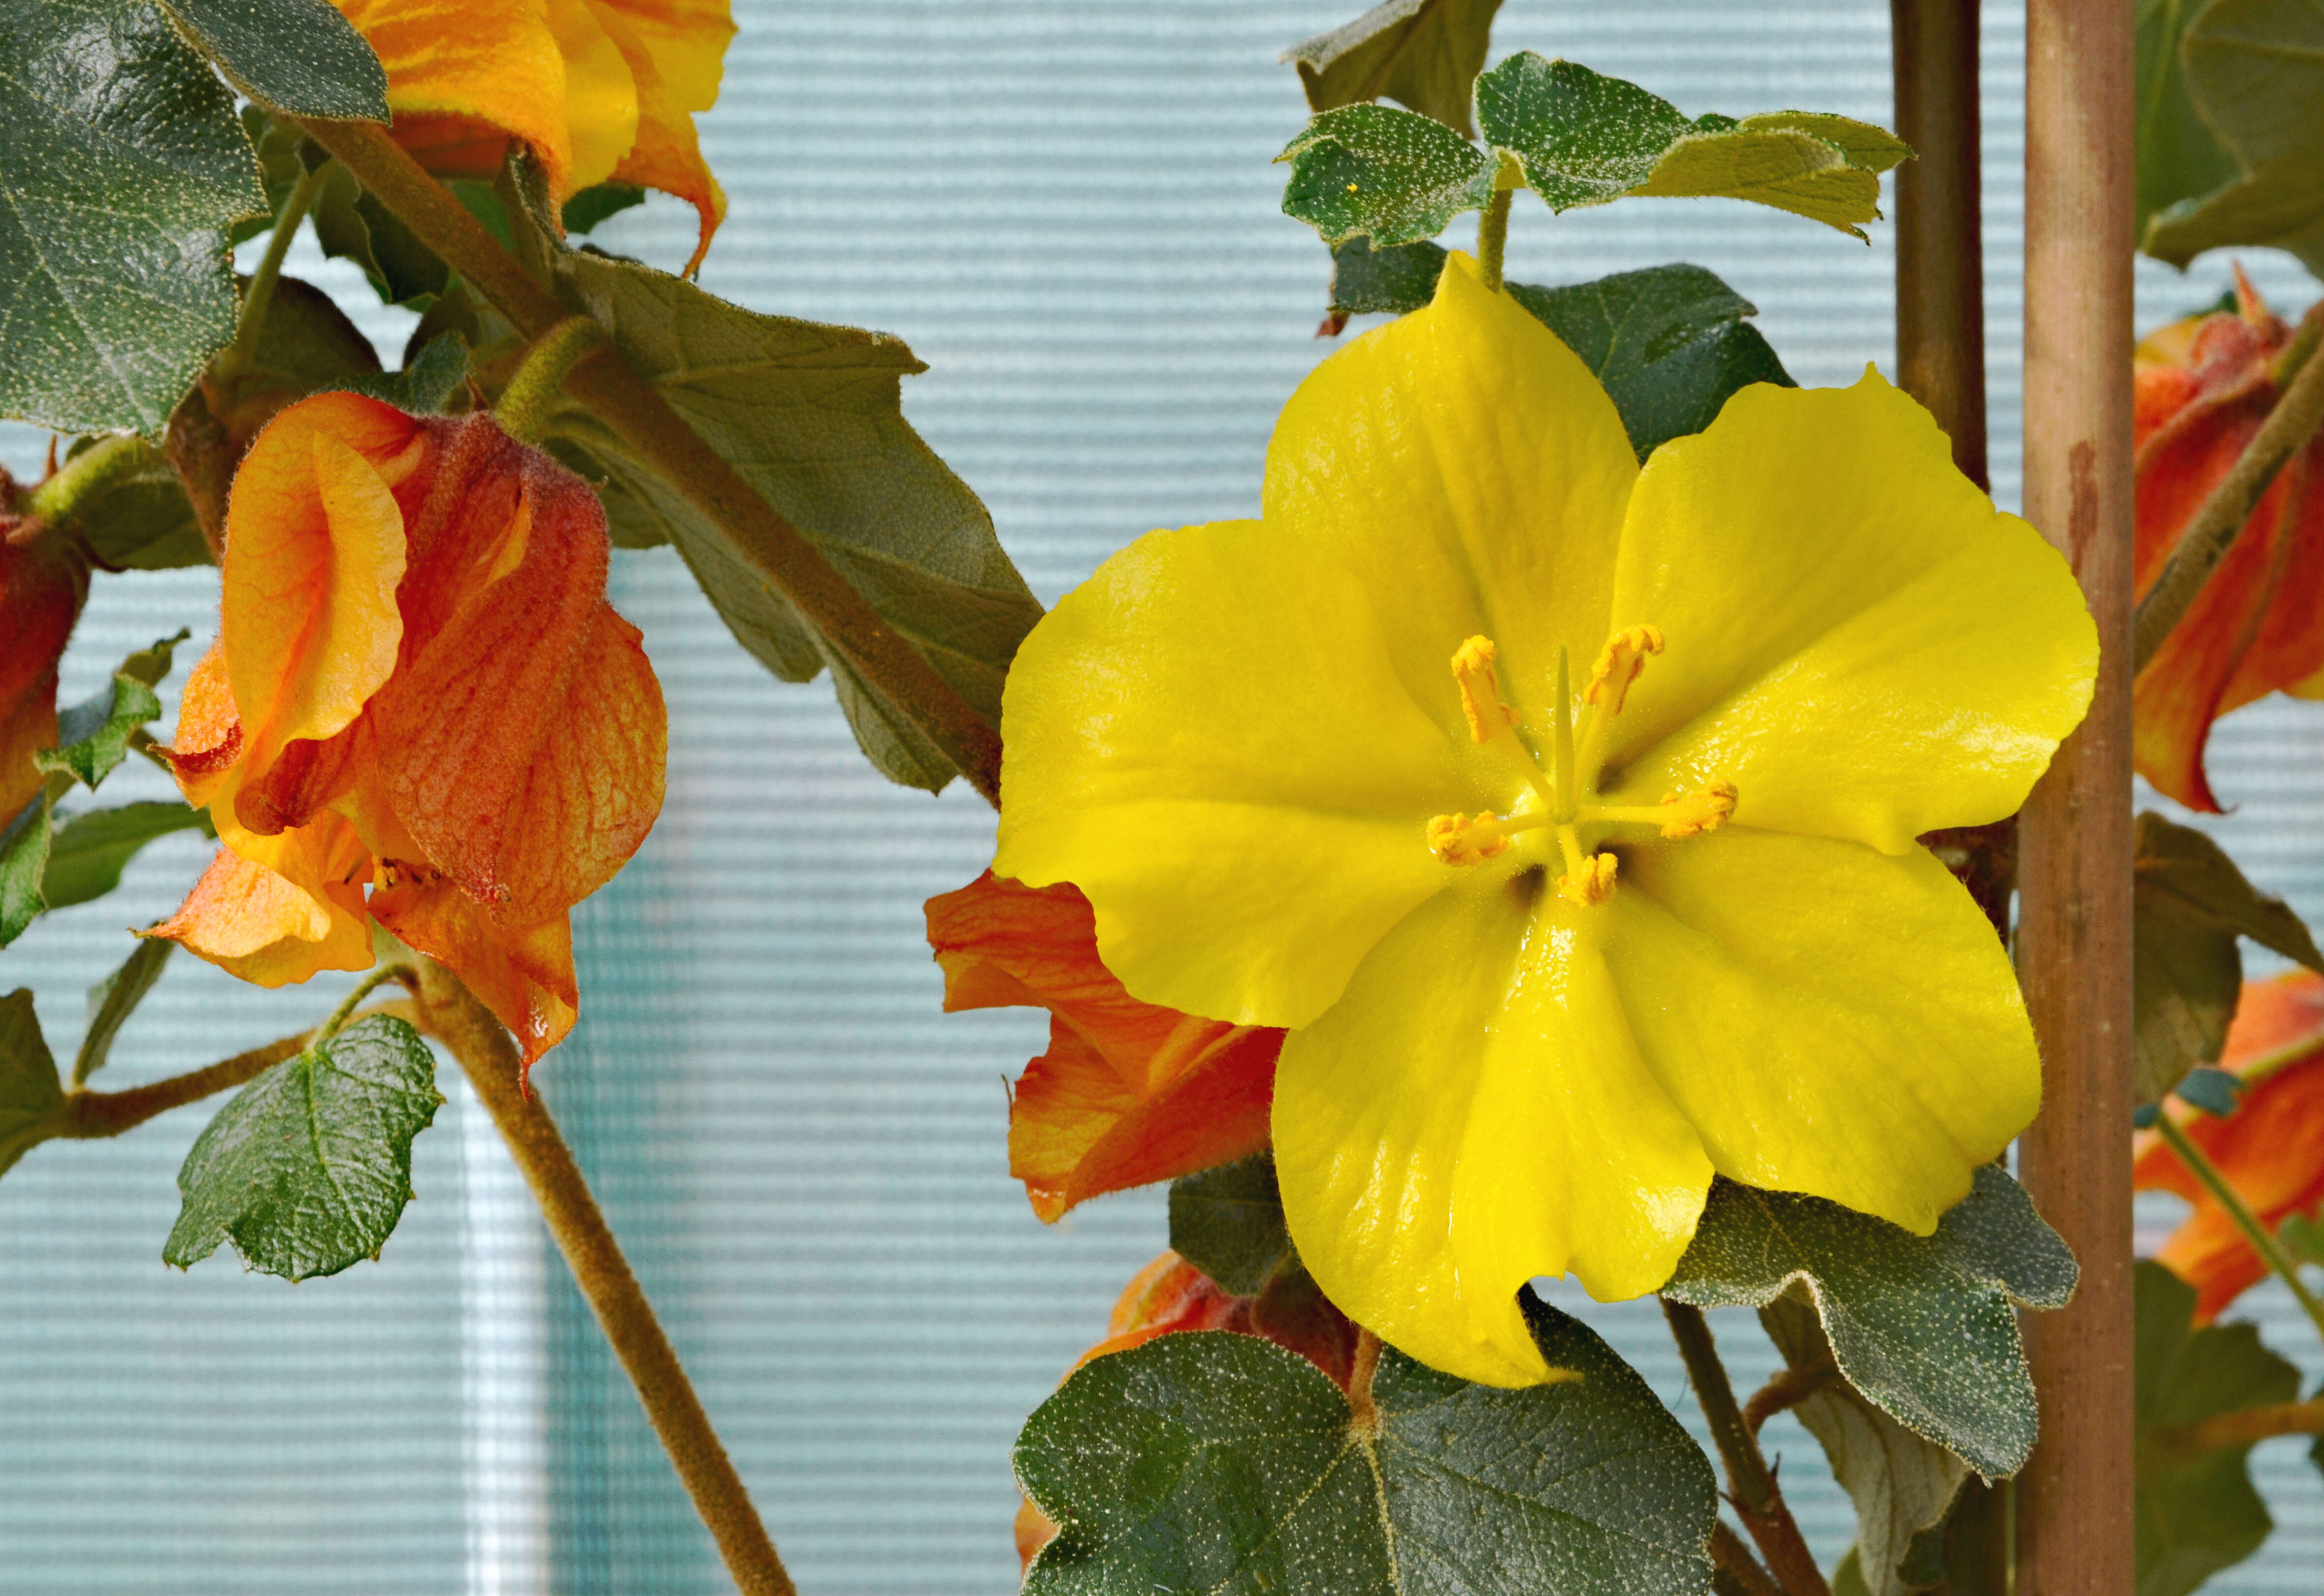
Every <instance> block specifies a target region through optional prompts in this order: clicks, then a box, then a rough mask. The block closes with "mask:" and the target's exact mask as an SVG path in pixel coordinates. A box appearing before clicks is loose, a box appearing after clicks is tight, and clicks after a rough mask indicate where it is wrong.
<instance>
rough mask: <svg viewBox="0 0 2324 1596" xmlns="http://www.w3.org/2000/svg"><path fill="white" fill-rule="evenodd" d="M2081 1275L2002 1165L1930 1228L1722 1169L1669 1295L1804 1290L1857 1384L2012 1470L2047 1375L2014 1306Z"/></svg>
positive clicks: (1988, 1473)
mask: <svg viewBox="0 0 2324 1596" xmlns="http://www.w3.org/2000/svg"><path fill="white" fill-rule="evenodd" d="M2077 1273H2078V1271H2077V1269H2076V1267H2075V1264H2074V1259H2073V1254H2072V1253H2070V1251H2068V1250H2067V1249H2066V1244H2065V1242H2063V1241H2061V1240H2060V1239H2059V1237H2058V1233H2057V1232H2055V1231H2052V1229H2051V1228H2050V1227H2049V1226H2048V1225H2046V1224H2044V1223H2043V1222H2042V1216H2041V1215H2040V1214H2038V1213H2035V1212H2034V1211H2033V1200H2032V1199H2031V1198H2029V1197H2028V1196H2026V1195H2025V1191H2024V1187H2022V1186H2020V1185H2018V1184H2017V1183H2016V1182H2015V1181H2014V1180H2012V1179H2010V1178H2009V1176H2007V1175H2006V1174H2004V1173H2002V1171H2000V1170H1999V1169H1997V1168H1994V1167H1992V1166H1990V1165H1987V1166H1983V1167H1979V1168H1978V1172H1977V1180H1976V1184H1975V1185H1973V1186H1972V1187H1971V1189H1970V1191H1969V1195H1968V1196H1967V1197H1965V1198H1963V1199H1962V1200H1961V1201H1960V1203H1958V1204H1954V1205H1953V1207H1952V1208H1950V1209H1949V1210H1948V1211H1947V1212H1946V1213H1945V1215H1944V1217H1943V1218H1942V1219H1941V1220H1939V1221H1938V1222H1937V1229H1936V1233H1935V1234H1933V1235H1930V1236H1915V1235H1914V1234H1913V1233H1912V1232H1909V1231H1907V1230H1904V1228H1902V1227H1901V1226H1898V1225H1893V1224H1890V1223H1889V1222H1887V1221H1886V1220H1883V1219H1875V1218H1873V1217H1872V1216H1871V1215H1869V1214H1864V1213H1856V1212H1854V1211H1852V1210H1850V1209H1847V1208H1843V1207H1841V1206H1840V1204H1837V1203H1830V1202H1826V1201H1825V1200H1824V1199H1822V1198H1821V1197H1809V1196H1802V1195H1798V1194H1796V1193H1790V1192H1768V1191H1761V1190H1758V1189H1757V1188H1756V1187H1753V1186H1747V1185H1738V1184H1736V1183H1735V1182H1733V1181H1729V1180H1727V1179H1724V1178H1721V1179H1720V1180H1718V1181H1717V1182H1715V1183H1714V1184H1713V1185H1712V1186H1711V1201H1710V1203H1709V1204H1707V1205H1706V1206H1705V1208H1704V1210H1703V1214H1702V1221H1701V1224H1700V1225H1699V1226H1698V1227H1697V1228H1696V1230H1695V1233H1694V1241H1693V1242H1692V1245H1690V1246H1689V1247H1688V1248H1687V1250H1686V1255H1685V1256H1684V1257H1683V1258H1682V1259H1680V1260H1679V1266H1678V1274H1677V1275H1676V1277H1675V1278H1673V1279H1672V1281H1671V1283H1670V1284H1669V1285H1667V1286H1665V1287H1663V1295H1664V1296H1668V1297H1673V1298H1674V1299H1676V1300H1677V1301H1680V1302H1687V1303H1692V1304H1694V1305H1696V1306H1697V1307H1705V1308H1710V1307H1765V1306H1766V1305H1767V1304H1769V1303H1771V1302H1773V1301H1775V1299H1776V1298H1777V1297H1778V1296H1782V1295H1783V1294H1784V1292H1785V1291H1787V1290H1789V1289H1791V1288H1792V1287H1794V1286H1795V1285H1797V1286H1800V1287H1804V1288H1805V1289H1806V1291H1807V1293H1808V1295H1809V1296H1810V1298H1811V1299H1812V1301H1813V1303H1814V1305H1815V1309H1816V1313H1817V1315H1819V1317H1820V1318H1821V1321H1822V1324H1823V1330H1824V1333H1825V1335H1826V1336H1828V1337H1829V1338H1830V1340H1831V1348H1832V1354H1833V1357H1834V1358H1835V1359H1836V1360H1837V1361H1838V1363H1839V1366H1840V1373H1841V1374H1843V1375H1845V1376H1846V1377H1847V1379H1848V1382H1849V1384H1850V1385H1851V1386H1853V1387H1855V1388H1856V1389H1857V1390H1858V1391H1860V1392H1862V1393H1863V1394H1864V1396H1865V1397H1866V1398H1868V1399H1870V1401H1871V1402H1872V1403H1873V1404H1874V1405H1875V1406H1877V1407H1879V1408H1880V1410H1881V1411H1882V1412H1884V1413H1886V1414H1887V1415H1888V1416H1889V1417H1891V1418H1893V1419H1895V1421H1896V1422H1897V1423H1898V1424H1900V1425H1904V1427H1905V1428H1906V1429H1908V1430H1910V1431H1912V1432H1913V1433H1914V1435H1922V1436H1925V1437H1926V1438H1927V1439H1929V1440H1931V1441H1933V1442H1935V1443H1937V1444H1939V1445H1941V1446H1943V1447H1945V1448H1946V1449H1947V1450H1949V1451H1950V1452H1951V1453H1954V1454H1955V1455H1956V1456H1958V1457H1960V1459H1961V1460H1962V1461H1963V1462H1966V1463H1968V1464H1969V1467H1971V1468H1973V1469H1975V1470H1976V1471H1978V1473H1980V1474H1982V1475H1984V1476H1985V1477H1987V1479H1996V1478H1999V1477H2001V1476H2004V1475H2008V1474H2014V1473H2015V1472H2016V1471H2018V1470H2019V1469H2021V1468H2023V1467H2024V1463H2025V1457H2026V1454H2027V1453H2029V1452H2030V1451H2031V1450H2032V1449H2033V1435H2034V1411H2033V1379H2032V1378H2031V1376H2030V1375H2028V1373H2027V1372H2026V1368H2025V1353H2024V1346H2023V1343H2022V1342H2020V1341H2019V1339H2018V1334H2017V1315H2016V1314H2015V1311H2014V1309H2015V1308H2016V1307H2019V1306H2023V1307H2031V1308H2057V1307H2062V1306H2064V1305H2065V1304H2066V1301H2067V1299H2068V1298H2069V1297H2070V1296H2072V1295H2073V1290H2074V1283H2075V1279H2076V1277H2077Z"/></svg>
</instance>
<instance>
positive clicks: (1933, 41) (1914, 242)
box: [1888, 0, 1987, 487]
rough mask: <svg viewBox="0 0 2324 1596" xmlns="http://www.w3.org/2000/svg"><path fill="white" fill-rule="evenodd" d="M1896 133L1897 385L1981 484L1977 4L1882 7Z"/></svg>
mask: <svg viewBox="0 0 2324 1596" xmlns="http://www.w3.org/2000/svg"><path fill="white" fill-rule="evenodd" d="M1888 14H1889V20H1890V23H1891V27H1892V33H1891V46H1890V48H1891V51H1892V52H1893V55H1894V58H1895V60H1894V65H1895V87H1896V136H1897V137H1898V138H1901V139H1903V140H1904V142H1905V143H1908V144H1910V145H1912V146H1913V151H1914V159H1913V160H1911V161H1906V162H1905V163H1904V165H1903V166H1900V167H1898V168H1897V169H1896V385H1897V386H1898V387H1900V388H1902V389H1904V392H1907V393H1909V394H1911V395H1912V396H1913V397H1914V399H1917V400H1919V401H1921V402H1922V403H1923V404H1924V405H1926V406H1927V407H1928V409H1929V413H1930V414H1932V415H1933V416H1934V417H1936V419H1937V425H1938V426H1939V427H1941V428H1942V429H1944V433H1945V436H1946V437H1947V438H1950V439H1951V440H1952V446H1953V464H1954V465H1956V466H1960V469H1961V471H1962V473H1963V474H1964V475H1967V476H1968V477H1969V480H1970V481H1971V482H1974V483H1976V484H1977V485H1978V486H1979V487H1985V486H1987V481H1986V459H1985V447H1986V446H1985V262H1984V259H1983V245H1982V237H1983V229H1984V215H1983V206H1982V197H1981V195H1980V193H1979V187H1978V185H1979V175H1980V174H1979V172H1978V122H1979V118H1978V103H1977V51H1978V28H1977V18H1978V4H1977V0H1889V4H1888Z"/></svg>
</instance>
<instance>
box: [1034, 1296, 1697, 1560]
mask: <svg viewBox="0 0 2324 1596" xmlns="http://www.w3.org/2000/svg"><path fill="white" fill-rule="evenodd" d="M1525 1303H1526V1315H1527V1317H1528V1319H1529V1320H1530V1322H1531V1324H1532V1326H1533V1330H1534V1334H1535V1339H1536V1341H1537V1342H1539V1343H1540V1346H1541V1350H1542V1352H1543V1354H1544V1355H1545V1357H1546V1358H1547V1359H1548V1361H1549V1362H1550V1363H1551V1365H1552V1366H1553V1367H1554V1368H1557V1369H1561V1370H1566V1371H1568V1372H1569V1374H1570V1376H1571V1378H1568V1379H1562V1380H1558V1381H1555V1382H1553V1383H1551V1384H1548V1385H1541V1386H1535V1387H1531V1388H1526V1389H1523V1390H1500V1389H1496V1388H1491V1387H1489V1386H1477V1385H1471V1384H1469V1383H1467V1382H1466V1381H1463V1380H1460V1379H1454V1378H1452V1376H1450V1375H1445V1374H1440V1373H1437V1372H1436V1371H1434V1370H1430V1369H1427V1368H1425V1367H1424V1366H1422V1365H1420V1364H1418V1363H1416V1362H1414V1361H1412V1360H1410V1359H1408V1358H1406V1357H1405V1356H1404V1355H1403V1354H1402V1353H1400V1352H1397V1351H1395V1350H1394V1349H1393V1348H1387V1349H1383V1351H1382V1352H1381V1354H1380V1362H1379V1373H1378V1375H1377V1376H1376V1377H1375V1379H1373V1382H1372V1387H1371V1397H1372V1400H1373V1402H1374V1403H1375V1404H1376V1406H1377V1409H1378V1413H1379V1425H1378V1429H1377V1431H1376V1433H1367V1432H1366V1431H1365V1430H1363V1429H1361V1428H1360V1427H1358V1426H1356V1425H1353V1424H1351V1419H1352V1418H1353V1413H1352V1410H1351V1408H1350V1407H1349V1404H1348V1399H1347V1398H1346V1397H1345V1396H1344V1395H1343V1394H1342V1392H1341V1391H1340V1389H1339V1388H1338V1387H1337V1386H1335V1385H1333V1383H1332V1381H1331V1380H1330V1379H1327V1378H1326V1377H1325V1376H1324V1375H1323V1374H1322V1373H1321V1372H1320V1371H1318V1370H1317V1369H1316V1368H1315V1366H1314V1364H1312V1363H1310V1362H1308V1361H1306V1360H1305V1358H1302V1357H1300V1356H1298V1355H1297V1354H1296V1353H1294V1352H1286V1351H1285V1350H1284V1349H1282V1348H1280V1347H1277V1346H1274V1345H1272V1344H1270V1343H1268V1342H1264V1341H1261V1340H1259V1338H1258V1337H1256V1336H1249V1335H1236V1334H1232V1333H1227V1332H1223V1331H1191V1332H1185V1333H1179V1334H1176V1335H1166V1336H1162V1337H1160V1338H1158V1339H1157V1340H1155V1341H1151V1342H1147V1343H1146V1344H1145V1345H1144V1346H1141V1347H1138V1348H1135V1349H1133V1350H1131V1351H1129V1352H1117V1353H1112V1354H1110V1355H1108V1356H1106V1357H1102V1358H1098V1359H1093V1361H1090V1362H1089V1363H1087V1364H1084V1366H1083V1367H1082V1368H1081V1369H1080V1370H1077V1371H1076V1372H1075V1373H1074V1376H1073V1377H1072V1378H1071V1379H1068V1380H1066V1382H1065V1385H1064V1386H1063V1387H1062V1388H1060V1389H1059V1390H1058V1391H1057V1393H1056V1395H1055V1396H1054V1397H1052V1398H1049V1400H1048V1401H1047V1402H1045V1403H1043V1404H1042V1405H1041V1407H1039V1408H1038V1409H1037V1411H1036V1412H1035V1413H1034V1415H1033V1416H1032V1417H1031V1418H1030V1419H1029V1420H1028V1421H1027V1422H1026V1425H1025V1429H1024V1433H1023V1434H1022V1435H1020V1436H1019V1438H1018V1443H1017V1454H1016V1461H1017V1476H1018V1479H1019V1481H1020V1482H1021V1483H1022V1484H1023V1485H1024V1487H1025V1490H1026V1493H1027V1495H1028V1497H1030V1498H1031V1499H1032V1501H1033V1502H1034V1504H1035V1505H1036V1506H1037V1507H1038V1508H1040V1509H1041V1511H1042V1512H1044V1513H1046V1514H1047V1515H1048V1516H1049V1518H1051V1519H1052V1520H1054V1521H1055V1522H1056V1523H1057V1524H1059V1525H1060V1526H1062V1529H1061V1530H1060V1532H1059V1534H1058V1536H1057V1538H1056V1539H1055V1540H1054V1541H1052V1542H1050V1543H1049V1545H1047V1546H1046V1547H1045V1548H1043V1550H1042V1552H1041V1554H1040V1555H1039V1556H1038V1557H1037V1558H1036V1559H1035V1560H1034V1563H1033V1565H1032V1567H1031V1568H1030V1570H1028V1573H1027V1578H1026V1584H1025V1589H1026V1591H1028V1592H1029V1593H1030V1596H1083V1593H1084V1592H1086V1593H1089V1596H1097V1593H1098V1592H1106V1593H1109V1596H1110V1593H1111V1592H1115V1591H1144V1592H1152V1593H1155V1596H1165V1593H1167V1596H1178V1593H1181V1592H1184V1593H1187V1596H1192V1593H1193V1592H1197V1591H1201V1592H1207V1593H1209V1596H1262V1593H1267V1596H1280V1593H1282V1592H1286V1591H1331V1592H1333V1596H1391V1593H1394V1596H1489V1593H1498V1592H1509V1593H1510V1596H1515V1593H1517V1592H1520V1591H1527V1592H1530V1591H1556V1592H1558V1593H1559V1596H1616V1593H1619V1596H1665V1593H1667V1596H1679V1593H1680V1592H1685V1593H1687V1596H1696V1593H1698V1592H1700V1591H1702V1590H1703V1588H1704V1586H1705V1584H1706V1583H1707V1582H1708V1580H1709V1577H1710V1572H1711V1569H1710V1558H1709V1554H1708V1542H1709V1537H1710V1534H1711V1521H1712V1518H1714V1516H1715V1514H1716V1512H1717V1499H1716V1496H1715V1494H1714V1490H1715V1488H1714V1485H1713V1481H1712V1479H1711V1465H1710V1463H1709V1462H1707V1461H1706V1460H1705V1459H1704V1457H1703V1455H1702V1453H1701V1450H1700V1449H1699V1448H1697V1447H1696V1446H1695V1444H1693V1442H1692V1440H1690V1439H1689V1438H1688V1436H1687V1435H1686V1432H1685V1431H1684V1430H1683V1429H1682V1428H1680V1426H1679V1425H1678V1423H1677V1421H1676V1420H1674V1418H1672V1416H1670V1413H1669V1411H1668V1410H1667V1409H1666V1408H1665V1407H1664V1406H1663V1405H1662V1402H1661V1400H1660V1399H1659V1398H1656V1397H1655V1394H1654V1392H1653V1390H1652V1389H1651V1388H1649V1387H1648V1386H1647V1385H1646V1382H1645V1381H1644V1380H1642V1379H1639V1378H1638V1376H1637V1372H1636V1371H1635V1370H1632V1369H1630V1367H1629V1366H1628V1364H1626V1363H1624V1362H1622V1361H1621V1360H1620V1359H1618V1358H1617V1357H1616V1356H1615V1355H1614V1352H1613V1350H1612V1349H1611V1348H1609V1346H1607V1345H1606V1343H1605V1342H1602V1341H1600V1339H1599V1338H1598V1337H1597V1336H1596V1335H1595V1334H1594V1333H1591V1331H1590V1330H1589V1329H1588V1328H1587V1327H1586V1326H1584V1325H1582V1324H1580V1323H1579V1322H1578V1321H1576V1320H1573V1319H1570V1318H1568V1317H1566V1316H1565V1315H1563V1314H1560V1313H1558V1312H1557V1311H1556V1310H1554V1309H1553V1308H1550V1307H1547V1306H1545V1305H1543V1304H1541V1303H1539V1302H1537V1301H1535V1300H1534V1298H1533V1297H1532V1296H1531V1294H1530V1293H1527V1294H1526V1298H1525Z"/></svg>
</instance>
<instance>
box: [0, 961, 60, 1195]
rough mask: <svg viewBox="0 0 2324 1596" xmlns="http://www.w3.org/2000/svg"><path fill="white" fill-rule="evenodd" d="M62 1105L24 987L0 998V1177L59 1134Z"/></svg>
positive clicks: (50, 1059)
mask: <svg viewBox="0 0 2324 1596" xmlns="http://www.w3.org/2000/svg"><path fill="white" fill-rule="evenodd" d="M64 1102H65V1094H64V1090H63V1088H62V1087H60V1085H58V1084H57V1061H56V1059H55V1058H54V1057H52V1056H51V1055H50V1053H49V1044H48V1043H47V1041H45V1040H44V1039H43V1038H42V1036H41V1022H40V1020H39V1019H37V1018H36V1017H35V1016H34V1015H33V1013H32V993H31V992H28V991H26V990H24V989H23V988H21V987H20V988H18V989H17V990H16V991H14V992H10V993H9V994H8V995H7V996H6V997H5V998H0V1175H5V1174H6V1173H7V1172H8V1170H9V1169H11V1168H13V1167H14V1166H15V1162H16V1160H17V1159H19V1158H23V1156H24V1155H25V1154H26V1153H28V1152H30V1151H32V1149H34V1148H36V1147H38V1146H40V1145H41V1143H42V1142H44V1141H46V1140H47V1139H49V1138H50V1137H51V1136H53V1135H55V1134H56V1129H57V1124H58V1119H59V1115H60V1112H62V1110H63V1108H64Z"/></svg>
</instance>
